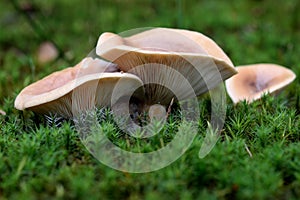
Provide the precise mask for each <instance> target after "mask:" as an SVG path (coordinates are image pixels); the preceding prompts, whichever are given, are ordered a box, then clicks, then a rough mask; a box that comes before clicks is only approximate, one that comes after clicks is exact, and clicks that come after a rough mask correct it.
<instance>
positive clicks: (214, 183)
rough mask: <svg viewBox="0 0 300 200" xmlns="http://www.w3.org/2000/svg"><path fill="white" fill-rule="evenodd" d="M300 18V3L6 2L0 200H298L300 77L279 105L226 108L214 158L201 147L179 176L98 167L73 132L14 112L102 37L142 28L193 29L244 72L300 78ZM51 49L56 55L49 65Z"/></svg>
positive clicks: (2, 4)
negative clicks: (30, 88) (257, 68)
mask: <svg viewBox="0 0 300 200" xmlns="http://www.w3.org/2000/svg"><path fill="white" fill-rule="evenodd" d="M299 11H300V1H299V0H278V1H273V0H243V1H242V0H231V1H221V0H206V1H204V0H174V1H162V0H145V1H139V0H99V1H94V0H86V1H79V0H72V1H71V0H51V1H50V0H32V1H29V0H20V1H17V0H2V1H0V109H2V110H4V111H6V112H7V115H6V116H5V117H2V118H1V116H0V126H1V129H0V133H1V135H0V137H1V138H0V199H2V198H3V199H5V198H7V199H11V198H12V199H24V198H26V199H27V198H29V199H48V198H58V199H59V198H61V199H85V198H87V199H111V198H115V199H123V198H124V199H159V198H163V199H254V198H256V199H293V198H294V199H297V198H299V196H300V189H299V188H300V142H299V137H300V135H299V132H300V130H299V126H300V119H299V93H300V90H299V88H300V81H299V78H297V79H296V80H295V81H294V82H293V84H291V85H290V86H289V87H288V88H287V89H286V90H285V91H284V93H283V94H281V96H280V98H279V99H278V100H276V99H274V98H271V97H267V98H266V99H265V100H263V101H262V102H258V103H254V104H251V105H249V106H248V105H245V104H239V105H237V106H234V105H232V103H229V104H228V106H229V107H228V112H227V118H226V122H225V126H224V132H223V135H222V139H221V140H222V141H220V142H218V144H217V145H216V147H215V148H214V150H213V151H212V152H211V153H210V154H209V156H208V157H207V158H205V159H203V160H200V159H199V158H198V157H197V153H198V151H199V147H200V145H201V139H200V140H196V141H195V142H194V144H193V145H194V146H193V147H192V149H190V150H189V151H188V152H187V153H186V154H185V155H184V156H183V157H182V158H180V159H179V160H178V161H176V162H175V163H174V164H172V165H171V166H169V167H167V168H165V169H163V170H161V171H158V172H152V173H148V174H142V175H140V174H128V173H122V172H117V171H115V170H112V169H110V168H108V167H106V166H104V165H102V164H101V163H98V162H97V161H96V160H95V159H94V158H93V157H92V156H91V155H90V154H89V153H88V152H86V150H85V148H84V147H83V146H82V145H81V143H80V141H79V140H78V137H77V136H76V132H75V131H74V130H73V129H72V128H71V127H70V126H71V125H70V124H65V125H64V126H63V127H61V128H56V127H51V128H49V127H47V126H45V127H44V125H39V124H36V123H35V122H34V118H32V116H31V118H29V119H27V118H26V116H24V115H22V114H21V113H20V112H17V111H16V110H15V109H14V108H13V101H14V98H15V97H16V95H17V94H18V93H19V92H20V91H21V89H23V88H24V87H25V86H27V85H29V84H30V83H32V82H34V81H36V80H39V79H40V78H42V77H44V76H46V75H48V74H50V73H51V72H54V71H57V70H60V69H63V68H65V67H68V66H73V65H75V64H76V63H78V62H79V61H80V60H81V59H83V58H84V57H85V56H87V55H88V53H89V52H90V51H91V50H93V48H94V47H95V45H96V42H97V39H98V37H99V36H100V34H101V33H103V32H106V31H110V32H116V33H119V32H122V31H126V30H129V29H133V28H140V27H172V28H183V29H189V30H195V31H198V32H201V33H203V34H205V35H207V36H209V37H211V38H212V39H214V40H215V41H216V43H217V44H219V45H220V46H221V47H222V48H223V49H224V51H225V52H226V53H227V54H228V56H229V57H230V58H231V59H232V61H233V63H234V64H235V65H243V64H250V63H260V62H267V63H277V64H280V65H283V66H286V67H288V68H290V69H292V70H293V71H294V72H295V73H296V74H297V76H298V77H299V76H300V59H299V56H300V45H299V44H300V12H299ZM45 41H52V42H53V43H54V44H55V45H56V47H57V49H58V51H59V56H58V57H57V59H55V60H53V61H51V62H47V63H43V64H42V63H39V62H38V56H37V52H38V48H39V46H40V45H41V44H42V43H43V42H45ZM228 102H230V101H229V100H228ZM25 115H26V114H25ZM202 128H203V127H202ZM246 144H247V145H248V147H249V149H250V151H251V152H252V153H253V157H250V156H249V154H248V153H247V151H246V149H245V146H246V147H247V145H246Z"/></svg>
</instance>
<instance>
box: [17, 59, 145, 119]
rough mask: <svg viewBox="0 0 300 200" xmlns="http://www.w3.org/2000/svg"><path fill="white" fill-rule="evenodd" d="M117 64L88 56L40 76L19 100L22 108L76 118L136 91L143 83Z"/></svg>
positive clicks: (18, 105) (18, 97) (23, 92)
mask: <svg viewBox="0 0 300 200" xmlns="http://www.w3.org/2000/svg"><path fill="white" fill-rule="evenodd" d="M117 70H118V69H117V67H116V65H115V64H112V63H109V62H106V61H103V60H100V59H92V58H85V59H83V60H82V61H81V62H80V63H79V64H77V65H76V66H75V67H70V68H67V69H64V70H62V71H59V72H55V73H52V74H50V75H49V76H47V77H45V78H43V79H42V80H39V81H37V82H35V83H33V84H31V85H29V86H27V87H26V88H24V89H23V90H22V91H21V92H20V94H19V95H18V96H17V98H16V100H15V107H16V108H17V109H19V110H24V109H28V110H32V111H34V112H37V113H41V114H56V115H58V116H61V117H64V118H72V117H73V116H74V114H79V113H81V112H84V111H87V110H89V109H93V108H94V107H95V106H96V107H104V106H110V105H111V103H113V102H112V99H111V95H112V93H113V92H114V86H115V85H116V84H117V83H118V88H117V92H114V93H115V95H114V97H115V98H116V100H114V101H117V99H118V98H120V97H121V96H122V95H126V94H127V93H132V92H131V88H132V87H134V88H137V87H140V86H141V85H142V81H141V80H140V79H139V78H138V77H137V76H135V75H133V74H128V73H121V72H116V71H117Z"/></svg>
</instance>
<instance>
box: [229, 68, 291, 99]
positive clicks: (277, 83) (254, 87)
mask: <svg viewBox="0 0 300 200" xmlns="http://www.w3.org/2000/svg"><path fill="white" fill-rule="evenodd" d="M236 70H237V71H238V74H237V75H235V76H233V77H231V78H230V79H228V80H226V82H225V84H226V89H227V92H228V95H229V96H230V98H231V99H232V101H233V102H234V103H238V102H239V101H243V100H246V101H247V102H248V103H251V102H252V101H254V100H257V99H259V98H261V97H262V96H263V94H265V93H276V92H278V91H280V90H281V89H283V88H284V87H285V86H287V85H288V84H290V83H291V82H292V81H293V80H294V79H295V78H296V75H295V73H294V72H293V71H291V70H290V69H287V68H285V67H283V66H279V65H276V64H252V65H244V66H238V67H236Z"/></svg>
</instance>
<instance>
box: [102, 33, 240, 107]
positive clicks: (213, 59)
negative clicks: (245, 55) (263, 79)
mask: <svg viewBox="0 0 300 200" xmlns="http://www.w3.org/2000/svg"><path fill="white" fill-rule="evenodd" d="M96 53H97V54H98V55H99V56H101V57H102V58H104V59H107V60H109V61H111V62H113V63H116V64H118V67H119V68H120V70H122V71H125V72H130V73H133V74H135V75H137V76H139V77H140V78H141V79H142V81H143V82H144V83H145V82H146V83H148V82H151V83H158V84H159V85H161V87H163V86H165V85H164V84H166V82H169V85H177V86H178V87H181V88H182V89H183V90H184V88H186V87H184V86H180V85H182V84H183V83H180V81H178V80H176V77H174V76H172V73H171V74H170V73H167V74H166V73H162V71H163V70H161V68H160V66H167V67H169V68H172V69H174V70H176V71H177V72H179V73H180V74H181V75H182V76H183V77H184V78H185V79H186V80H187V81H188V83H189V84H190V85H191V87H192V88H193V90H194V91H193V93H194V94H196V95H197V96H198V95H200V94H203V93H205V92H207V91H208V90H210V89H212V88H214V87H215V86H217V85H218V84H219V83H220V82H222V81H223V80H225V79H227V78H229V77H231V76H232V75H234V74H235V73H236V70H235V68H234V67H233V64H232V62H231V61H230V59H229V58H228V57H227V56H226V54H225V53H224V52H223V50H222V49H221V48H220V47H219V46H218V45H217V44H216V43H215V42H214V41H213V40H211V39H210V38H208V37H206V36H204V35H203V34H201V33H197V32H193V31H188V30H178V29H168V28H154V29H151V30H147V31H144V32H141V33H138V34H135V35H132V36H129V37H124V38H122V37H121V36H119V35H116V34H113V33H103V34H102V35H101V36H100V37H99V40H98V44H97V47H96ZM145 64H146V65H148V66H152V68H153V69H151V70H140V69H136V67H138V66H143V65H145ZM144 69H146V67H145V68H144ZM158 74H159V75H158ZM173 74H174V73H173ZM188 87H189V86H188ZM149 88H150V90H152V91H150V92H149ZM149 88H148V89H147V88H146V93H147V91H148V94H149V95H150V96H152V97H153V96H155V98H154V99H151V98H150V99H151V101H152V103H162V101H165V102H164V103H162V104H164V105H166V104H168V103H169V102H170V100H171V99H172V98H173V97H174V95H169V94H162V93H161V94H162V95H160V94H157V92H155V91H157V88H156V89H151V87H149ZM186 89H187V88H186ZM185 91H186V90H185ZM150 93H155V94H150ZM166 93H169V92H166ZM173 93H174V92H173ZM187 93H189V91H187ZM157 95H160V96H157ZM179 96H180V95H179ZM184 96H185V97H184V98H187V97H189V96H191V95H187V94H185V95H184ZM166 97H167V98H166ZM177 99H178V98H177ZM179 99H181V97H179Z"/></svg>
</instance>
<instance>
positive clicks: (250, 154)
mask: <svg viewBox="0 0 300 200" xmlns="http://www.w3.org/2000/svg"><path fill="white" fill-rule="evenodd" d="M245 149H246V151H247V152H248V154H249V156H250V157H251V158H252V153H251V151H250V150H249V148H248V147H247V145H246V143H245Z"/></svg>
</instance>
